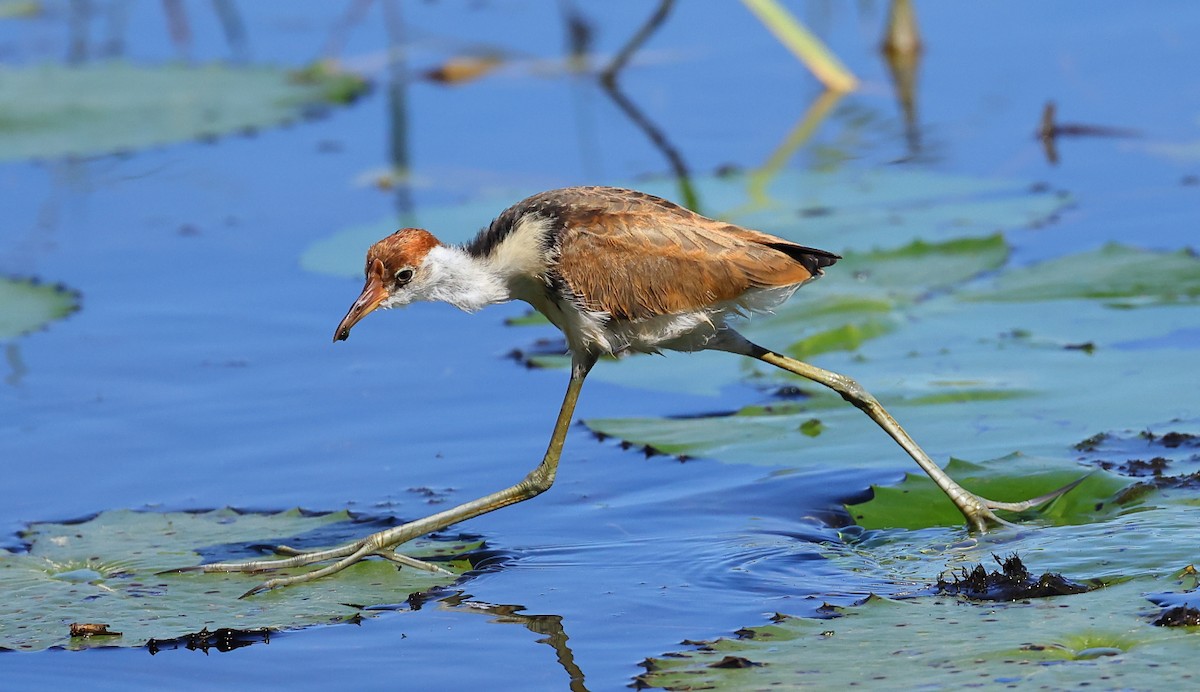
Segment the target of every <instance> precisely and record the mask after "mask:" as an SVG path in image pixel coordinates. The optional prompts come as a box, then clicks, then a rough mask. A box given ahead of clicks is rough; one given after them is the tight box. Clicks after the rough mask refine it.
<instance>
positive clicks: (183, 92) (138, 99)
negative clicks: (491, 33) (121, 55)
mask: <svg viewBox="0 0 1200 692" xmlns="http://www.w3.org/2000/svg"><path fill="white" fill-rule="evenodd" d="M365 88H366V82H365V81H363V80H362V79H361V78H359V77H356V76H353V75H349V74H345V73H341V72H337V71H334V70H330V69H328V68H324V67H320V66H318V67H316V68H310V69H307V70H303V71H300V72H289V71H288V70H285V69H282V68H275V67H255V68H246V67H230V66H224V65H208V66H203V67H187V66H183V65H164V66H158V67H140V66H135V65H130V64H126V63H120V62H110V63H104V64H100V65H91V66H87V67H67V66H62V65H38V66H32V67H6V68H0V94H4V95H5V96H4V98H3V100H2V101H0V161H4V160H16V159H29V158H55V157H61V156H89V155H97V154H108V153H112V152H119V151H128V150H133V149H142V148H145V147H150V146H158V145H163V144H170V143H174V142H179V141H185V140H192V139H196V138H200V137H216V136H220V135H225V134H229V133H233V132H242V131H247V130H251V129H257V128H264V127H273V126H276V125H279V124H281V123H284V122H287V121H291V120H295V119H297V118H299V117H301V116H303V115H306V114H308V113H311V112H313V110H314V109H321V108H326V107H329V106H330V105H331V104H339V103H345V102H347V101H348V100H352V99H353V98H354V97H355V96H357V95H358V94H361V93H362V92H363V90H365Z"/></svg>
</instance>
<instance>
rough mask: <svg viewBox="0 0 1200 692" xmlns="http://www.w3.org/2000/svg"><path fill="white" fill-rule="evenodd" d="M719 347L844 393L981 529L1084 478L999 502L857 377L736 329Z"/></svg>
mask: <svg viewBox="0 0 1200 692" xmlns="http://www.w3.org/2000/svg"><path fill="white" fill-rule="evenodd" d="M730 331H732V330H730ZM718 347H719V348H721V349H722V350H728V351H731V352H734V353H741V354H743V355H747V356H750V357H752V358H757V359H758V360H761V361H763V362H764V363H770V364H771V365H774V366H775V367H777V368H781V369H783V370H786V371H788V372H790V373H794V374H796V375H799V376H801V377H804V378H807V379H809V380H812V381H813V382H817V383H820V384H823V385H825V386H826V387H829V388H830V389H832V390H834V391H835V392H837V393H838V394H840V395H842V398H843V399H845V400H846V401H848V402H850V403H851V404H854V406H855V407H856V408H858V409H859V410H860V411H862V412H863V413H865V414H867V415H868V416H870V417H871V420H873V421H875V422H876V423H877V424H878V425H879V427H881V428H883V430H884V432H886V433H887V434H888V435H889V436H891V438H892V439H893V440H895V441H896V443H897V444H899V445H900V446H901V447H902V448H904V451H906V452H908V455H909V456H910V457H912V458H913V461H915V462H917V465H918V466H920V467H921V469H922V470H923V471H925V473H926V474H928V475H929V477H930V478H931V479H933V482H934V483H936V484H937V486H938V487H939V488H941V489H942V491H943V492H944V493H946V495H947V497H949V498H950V500H951V501H952V502H953V503H954V506H955V507H957V508H958V510H959V511H960V512H962V515H963V517H964V518H965V519H966V520H967V523H968V524H970V525H971V527H972V528H975V529H977V530H979V531H986V530H987V528H988V526H989V524H998V525H1011V522H1008V521H1006V520H1004V519H1002V518H1000V517H998V516H996V513H995V511H994V510H1003V511H1009V512H1020V511H1023V510H1026V509H1031V508H1033V507H1037V506H1038V505H1041V504H1045V503H1047V502H1049V501H1050V500H1053V499H1054V498H1056V497H1058V496H1059V495H1062V494H1063V493H1066V492H1067V491H1069V490H1071V489H1072V488H1074V487H1075V486H1077V485H1079V484H1080V483H1081V482H1083V478H1080V479H1079V480H1076V481H1074V482H1073V483H1070V484H1068V485H1066V486H1064V487H1062V488H1059V489H1058V490H1055V491H1053V492H1049V493H1046V494H1045V495H1041V496H1039V497H1035V498H1032V499H1030V500H1025V501H1023V502H998V501H996V500H989V499H987V498H985V497H980V496H978V495H976V494H975V493H972V492H971V491H969V490H967V489H966V488H964V487H962V486H961V485H959V484H958V483H957V482H956V481H955V480H954V479H953V478H951V477H950V475H949V474H947V473H946V472H945V471H944V470H942V468H941V467H940V466H938V465H937V464H936V463H934V461H933V459H930V458H929V455H928V454H926V453H925V450H923V449H921V447H920V445H918V444H917V443H916V441H915V440H913V438H912V436H910V435H909V434H908V432H907V431H906V430H905V429H904V428H902V427H900V424H899V423H898V422H896V419H895V418H893V417H892V414H890V413H888V412H887V409H885V408H884V407H883V405H882V404H880V403H879V400H878V399H876V398H875V397H874V396H872V395H871V393H870V392H868V391H867V390H865V389H863V387H862V385H860V384H859V383H858V382H856V381H855V380H854V379H852V378H850V377H847V376H845V375H842V374H839V373H836V372H832V371H830V370H824V369H822V368H818V367H817V366H815V365H810V364H808V363H805V362H802V361H799V360H796V359H794V358H788V357H787V356H784V355H780V354H778V353H775V352H774V351H770V350H768V349H765V348H763V347H761V346H759V345H758V344H755V343H752V342H750V341H748V340H746V339H745V338H744V337H741V335H737V334H734V333H731V334H728V335H724V341H723V342H722V344H721V345H720V346H718ZM1085 477H1086V476H1085Z"/></svg>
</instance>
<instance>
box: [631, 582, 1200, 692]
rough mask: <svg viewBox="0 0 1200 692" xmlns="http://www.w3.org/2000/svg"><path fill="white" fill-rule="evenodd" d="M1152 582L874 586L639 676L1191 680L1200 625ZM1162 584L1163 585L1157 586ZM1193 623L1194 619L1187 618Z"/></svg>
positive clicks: (1056, 682) (678, 681)
mask: <svg viewBox="0 0 1200 692" xmlns="http://www.w3.org/2000/svg"><path fill="white" fill-rule="evenodd" d="M1155 586H1156V582H1154V581H1153V580H1138V581H1127V582H1125V583H1120V584H1114V585H1110V586H1108V587H1106V588H1101V589H1097V590H1095V591H1090V592H1088V593H1084V594H1077V595H1071V596H1060V597H1055V598H1047V599H1035V600H1031V601H1025V602H1019V603H1005V604H995V603H989V604H987V605H978V604H974V603H968V602H965V601H962V600H960V599H958V598H955V597H949V596H927V597H921V598H915V599H911V600H903V601H897V600H890V599H886V598H881V597H878V596H872V597H871V598H869V599H867V600H866V602H865V603H863V604H862V605H859V606H855V607H849V608H841V609H838V610H837V613H836V614H837V615H840V617H835V618H833V619H825V620H815V619H809V618H797V617H788V616H777V617H776V618H775V620H776V622H775V623H774V624H768V625H761V626H756V627H753V628H748V629H743V630H740V631H739V632H738V636H739V638H738V639H724V638H723V639H718V640H716V641H712V642H705V643H702V644H700V646H699V648H698V649H695V650H687V651H679V652H673V653H671V654H670V655H668V656H663V657H657V658H651V659H648V660H647V661H646V662H645V663H644V664H643V665H644V666H645V667H646V669H647V672H646V673H645V674H643V675H641V676H638V683H639V684H640V685H641V686H647V687H661V688H665V689H668V690H696V689H706V690H760V689H762V690H766V689H796V688H814V689H845V688H846V687H848V686H851V685H861V686H863V687H867V688H886V689H918V688H922V687H926V686H928V685H929V684H930V682H931V680H938V681H946V684H953V686H955V687H970V686H981V687H988V688H991V687H1002V686H1016V687H1022V688H1023V687H1039V688H1047V687H1049V688H1055V689H1064V688H1068V687H1076V686H1079V685H1093V684H1101V685H1102V686H1104V687H1107V688H1121V689H1152V688H1153V689H1157V688H1160V687H1163V686H1167V687H1171V686H1185V687H1186V686H1187V685H1189V684H1190V680H1191V679H1192V678H1194V675H1195V666H1194V664H1193V659H1194V652H1195V647H1196V644H1197V641H1198V640H1197V637H1198V636H1200V633H1197V632H1193V631H1182V630H1179V629H1168V628H1163V627H1154V626H1153V625H1151V624H1150V619H1151V618H1150V615H1151V614H1153V613H1155V612H1156V611H1157V609H1156V608H1154V607H1153V606H1151V604H1150V603H1149V602H1148V601H1147V600H1146V599H1145V597H1144V594H1145V592H1146V591H1147V590H1150V589H1152V588H1154V587H1155ZM1159 586H1161V585H1159ZM1183 629H1184V630H1186V629H1191V628H1183Z"/></svg>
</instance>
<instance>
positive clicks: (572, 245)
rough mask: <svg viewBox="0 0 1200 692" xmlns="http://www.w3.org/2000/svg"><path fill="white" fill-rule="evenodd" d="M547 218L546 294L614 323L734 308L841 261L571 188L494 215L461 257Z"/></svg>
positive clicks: (639, 199)
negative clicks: (530, 219)
mask: <svg viewBox="0 0 1200 692" xmlns="http://www.w3.org/2000/svg"><path fill="white" fill-rule="evenodd" d="M529 214H534V215H537V216H539V217H541V218H544V219H546V221H548V223H545V224H544V229H545V230H544V235H543V237H542V239H541V240H542V242H543V248H542V249H543V250H545V251H546V252H547V254H548V256H549V257H550V262H549V263H548V265H547V275H546V276H544V277H541V278H542V279H543V281H545V282H546V284H547V287H548V288H552V287H553V288H558V287H562V288H566V289H568V290H569V292H570V294H571V296H572V297H573V298H574V300H575V301H576V302H577V303H578V304H579V306H580V307H582V308H584V309H586V310H589V311H593V312H604V313H607V314H609V315H611V316H612V317H613V318H615V319H619V320H639V319H646V318H651V317H657V316H662V315H671V314H680V313H686V312H690V311H694V310H699V309H703V308H706V307H708V306H711V305H714V304H717V303H724V302H727V301H736V300H737V299H738V298H739V297H740V296H742V294H744V293H746V292H747V291H749V290H751V289H759V288H775V287H784V286H792V285H797V284H802V283H804V282H806V281H808V280H810V279H812V278H813V277H815V276H819V275H820V274H821V273H822V271H821V270H822V268H823V267H827V266H829V265H831V264H833V263H834V262H836V261H837V260H838V259H840V257H838V256H837V255H835V254H833V253H830V252H826V251H824V250H817V249H814V248H809V247H804V246H802V245H797V244H795V243H792V242H790V241H787V240H784V239H782V238H778V237H775V236H772V235H768V234H766V233H760V232H758V231H752V230H749V229H745V228H740V227H738V226H734V225H732V224H729V223H725V222H721V221H715V220H713V219H709V218H706V217H704V216H701V215H699V214H696V213H695V212H692V211H690V210H688V209H685V208H683V207H681V206H679V205H677V204H673V203H671V202H669V201H667V200H664V199H661V198H659V197H655V196H653V195H648V194H645V193H642V192H636V191H633V190H624V189H619V188H608V187H577V188H564V189H561V190H551V191H548V192H543V193H540V194H537V195H534V196H532V197H530V198H528V199H525V200H523V201H522V202H519V203H517V204H516V205H513V206H512V207H510V208H509V209H506V210H505V211H504V212H502V213H501V214H500V215H499V216H498V217H497V218H496V220H495V221H493V222H492V223H491V225H490V226H489V227H488V228H486V229H484V230H483V231H482V232H481V233H480V234H479V235H478V236H477V237H476V238H475V239H474V240H473V241H471V242H470V243H468V244H467V245H466V246H465V247H464V249H465V250H466V252H467V253H468V254H470V255H472V256H475V257H478V258H482V257H485V256H487V255H489V254H490V253H491V252H493V251H494V250H495V249H496V248H497V247H498V246H499V245H500V244H501V243H503V241H504V240H505V238H507V237H508V236H509V234H511V233H512V232H513V230H514V227H515V225H516V224H517V222H518V221H519V220H520V219H521V218H522V217H525V216H526V215H529Z"/></svg>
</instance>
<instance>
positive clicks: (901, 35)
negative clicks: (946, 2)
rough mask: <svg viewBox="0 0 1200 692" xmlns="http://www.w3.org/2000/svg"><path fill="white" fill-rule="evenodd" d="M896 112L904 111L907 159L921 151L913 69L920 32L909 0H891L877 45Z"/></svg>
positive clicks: (916, 63)
mask: <svg viewBox="0 0 1200 692" xmlns="http://www.w3.org/2000/svg"><path fill="white" fill-rule="evenodd" d="M881 48H882V52H883V57H884V61H885V62H886V63H887V66H888V72H889V74H891V76H892V86H893V87H894V88H895V90H896V100H897V101H899V102H900V112H901V113H903V114H904V141H905V142H906V143H907V145H908V156H907V159H909V160H912V159H915V158H917V157H918V156H919V155H920V153H921V129H920V125H919V124H918V121H917V70H918V68H920V66H921V52H922V50H923V47H922V44H921V32H920V31H919V30H918V29H917V15H916V13H915V12H914V11H913V7H912V3H911V2H909V0H893V2H892V7H891V12H890V13H889V14H888V22H887V29H886V33H885V35H884V39H883V45H882V46H881Z"/></svg>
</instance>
